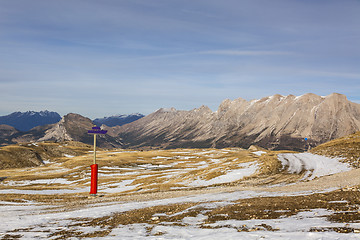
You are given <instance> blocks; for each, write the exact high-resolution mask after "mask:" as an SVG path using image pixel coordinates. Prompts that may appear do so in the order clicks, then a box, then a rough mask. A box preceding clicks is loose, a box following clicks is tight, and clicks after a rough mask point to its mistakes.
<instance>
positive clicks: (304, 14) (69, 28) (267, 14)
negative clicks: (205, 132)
mask: <svg viewBox="0 0 360 240" xmlns="http://www.w3.org/2000/svg"><path fill="white" fill-rule="evenodd" d="M359 13H360V1H359V0H342V1H338V0H271V1H270V0H221V1H219V0H216V1H215V0H151V1H150V0H102V1H98V0H54V1H49V0H31V1H29V0H0V87H1V94H0V102H1V105H0V115H6V114H9V113H11V112H14V111H27V110H35V111H39V110H45V109H47V110H51V111H57V112H59V113H60V114H61V115H64V114H67V113H69V112H75V113H79V114H82V115H84V116H87V117H90V118H95V117H103V116H110V115H115V114H128V113H132V112H140V113H143V114H149V113H151V112H153V111H156V110H157V109H159V108H162V107H164V108H169V107H175V108H176V109H183V110H190V109H193V108H196V107H200V106H201V105H207V106H209V107H210V108H211V109H212V110H216V109H217V107H218V106H219V104H220V103H221V101H222V100H224V99H226V98H229V99H236V98H238V97H242V98H244V99H247V100H251V99H258V98H261V97H265V96H270V95H274V94H276V93H279V94H282V95H288V94H294V95H302V94H304V93H308V92H312V93H315V94H318V95H329V94H331V93H333V92H338V93H342V94H345V95H346V96H347V97H348V99H349V100H351V101H353V102H358V103H360V14H359Z"/></svg>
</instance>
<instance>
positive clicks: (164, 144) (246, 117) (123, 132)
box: [111, 93, 360, 151]
mask: <svg viewBox="0 0 360 240" xmlns="http://www.w3.org/2000/svg"><path fill="white" fill-rule="evenodd" d="M359 130H360V105H359V104H356V103H353V102H350V101H348V100H347V98H346V96H344V95H341V94H337V93H334V94H331V95H329V96H326V97H321V96H317V95H315V94H305V95H302V96H298V97H296V96H293V95H288V96H281V95H274V96H270V97H264V98H262V99H259V100H252V101H246V100H244V99H241V98H239V99H236V100H233V101H231V100H225V101H223V102H222V103H221V105H220V106H219V108H218V110H217V111H216V112H212V111H211V110H210V109H209V108H208V107H206V106H202V107H200V108H197V109H193V110H191V111H181V110H176V109H174V108H172V109H160V110H158V111H156V112H154V113H152V114H149V115H147V116H146V117H144V118H141V119H139V120H138V121H136V122H133V123H130V124H126V125H124V126H121V127H114V128H113V131H112V132H111V134H112V135H113V136H119V137H121V138H122V139H123V141H124V144H125V146H126V147H130V148H133V147H143V148H146V147H159V148H177V147H195V148H196V147H215V148H223V147H242V148H248V147H249V146H250V145H252V144H256V145H259V146H261V147H265V148H267V149H288V150H298V151H303V150H305V149H307V143H306V142H305V140H304V138H308V139H309V140H308V143H309V144H310V145H311V146H316V145H319V144H321V143H324V142H327V141H330V140H332V139H335V138H339V137H342V136H346V135H348V134H352V133H354V132H356V131H359Z"/></svg>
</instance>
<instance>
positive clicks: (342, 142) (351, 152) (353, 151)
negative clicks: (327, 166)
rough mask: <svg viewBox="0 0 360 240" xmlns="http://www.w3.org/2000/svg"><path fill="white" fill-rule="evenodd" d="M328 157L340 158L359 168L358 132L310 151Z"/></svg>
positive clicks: (359, 143) (359, 137) (359, 139)
mask: <svg viewBox="0 0 360 240" xmlns="http://www.w3.org/2000/svg"><path fill="white" fill-rule="evenodd" d="M310 151H311V152H312V153H315V154H320V155H324V156H328V157H341V158H344V161H346V162H348V163H350V164H351V165H352V166H353V167H355V168H359V167H360V132H356V133H354V134H351V135H348V136H345V137H342V138H338V139H335V140H332V141H330V142H327V143H324V144H321V145H319V146H317V147H315V148H313V149H311V150H310Z"/></svg>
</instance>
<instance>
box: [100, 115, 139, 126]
mask: <svg viewBox="0 0 360 240" xmlns="http://www.w3.org/2000/svg"><path fill="white" fill-rule="evenodd" d="M144 116H145V115H143V114H141V113H133V114H129V115H126V114H121V115H115V116H111V117H104V118H96V119H94V120H93V122H94V123H95V124H96V125H97V126H101V125H103V124H104V125H106V126H109V127H114V126H122V125H124V124H127V123H131V122H134V121H136V120H138V119H140V118H143V117H144Z"/></svg>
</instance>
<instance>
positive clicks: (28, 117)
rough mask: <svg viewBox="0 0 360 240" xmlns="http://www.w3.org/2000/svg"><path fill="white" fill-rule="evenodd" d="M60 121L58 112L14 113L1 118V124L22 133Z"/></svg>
mask: <svg viewBox="0 0 360 240" xmlns="http://www.w3.org/2000/svg"><path fill="white" fill-rule="evenodd" d="M60 119H61V117H60V115H59V114H58V113H56V112H49V111H40V112H34V111H27V112H14V113H11V114H9V115H6V116H0V124H6V125H9V126H12V127H14V128H16V129H18V130H20V131H29V130H30V129H32V128H34V127H37V126H41V125H47V124H52V123H56V122H58V121H59V120H60Z"/></svg>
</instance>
